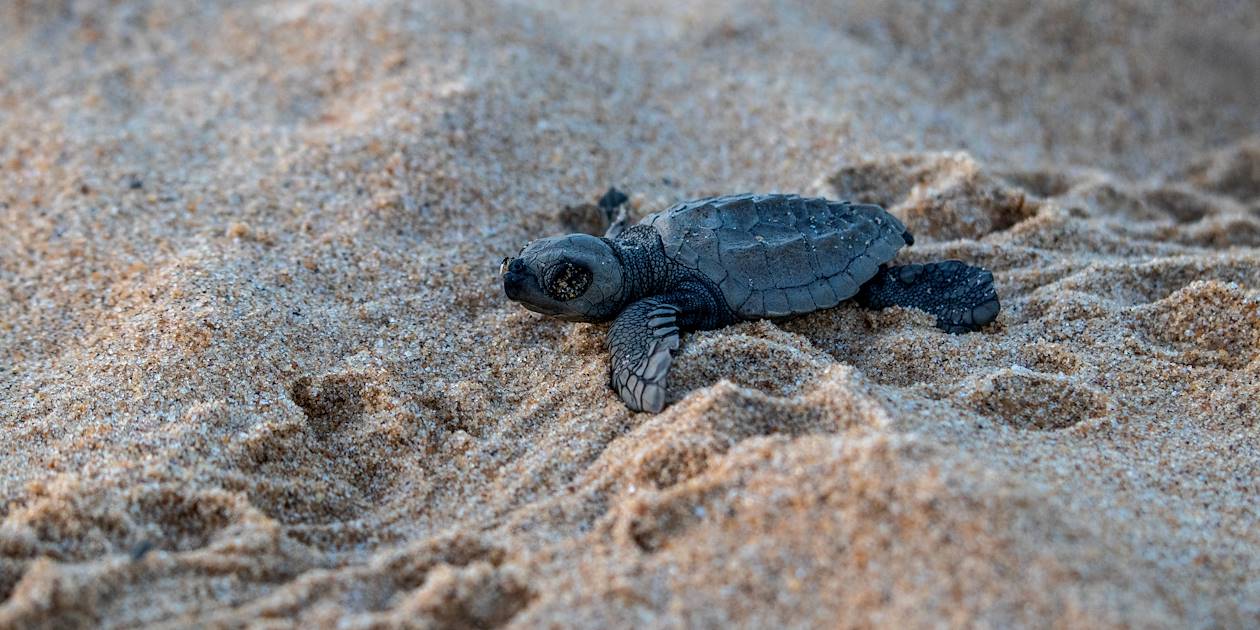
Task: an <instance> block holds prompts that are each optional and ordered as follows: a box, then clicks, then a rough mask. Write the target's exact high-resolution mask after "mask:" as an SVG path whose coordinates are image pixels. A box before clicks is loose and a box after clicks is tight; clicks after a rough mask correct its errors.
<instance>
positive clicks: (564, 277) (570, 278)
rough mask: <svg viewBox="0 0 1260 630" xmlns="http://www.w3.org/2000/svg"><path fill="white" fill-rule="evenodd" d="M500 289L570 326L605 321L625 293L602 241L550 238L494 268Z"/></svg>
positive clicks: (609, 250)
mask: <svg viewBox="0 0 1260 630" xmlns="http://www.w3.org/2000/svg"><path fill="white" fill-rule="evenodd" d="M499 274H500V275H501V276H502V277H503V290H504V292H506V293H507V296H508V297H509V298H510V299H512V300H515V301H517V302H520V303H521V304H522V305H524V306H525V308H527V309H529V310H531V311H534V312H535V313H542V314H543V315H551V316H552V317H557V318H560V319H563V320H566V321H571V322H595V321H602V320H606V319H611V318H612V317H613V316H614V315H616V314H617V313H618V312H619V311H620V310H621V306H622V304H621V303H622V301H623V300H624V296H625V291H624V290H623V282H624V280H625V279H624V277H623V276H622V270H621V261H620V259H618V258H617V255H616V254H614V253H613V250H612V247H611V246H610V245H609V244H608V243H607V242H606V241H605V240H603V239H601V238H597V237H594V236H590V235H587V234H570V235H568V236H553V237H551V238H544V239H540V240H537V241H534V242H532V243H530V244H529V245H526V246H525V248H524V249H522V250H521V253H520V254H518V255H517V256H516V258H510V257H509V258H504V259H503V264H502V265H500V267H499Z"/></svg>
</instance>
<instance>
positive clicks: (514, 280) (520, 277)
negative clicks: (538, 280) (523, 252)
mask: <svg viewBox="0 0 1260 630" xmlns="http://www.w3.org/2000/svg"><path fill="white" fill-rule="evenodd" d="M499 274H500V276H501V277H502V278H503V292H504V293H507V296H508V297H509V298H511V299H513V300H516V299H519V298H520V297H521V296H523V295H524V294H525V285H526V282H527V280H528V279H529V270H527V269H526V268H525V263H523V262H521V260H520V259H519V258H504V259H503V262H502V263H501V264H500V265H499Z"/></svg>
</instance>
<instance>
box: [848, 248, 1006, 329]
mask: <svg viewBox="0 0 1260 630" xmlns="http://www.w3.org/2000/svg"><path fill="white" fill-rule="evenodd" d="M857 301H858V303H859V304H861V305H862V306H865V307H867V308H872V309H882V308H886V307H889V306H904V307H907V308H917V309H919V310H921V311H924V312H926V313H930V314H932V315H935V316H936V327H937V328H940V329H941V330H944V331H945V332H950V333H964V332H972V331H975V330H978V329H979V328H980V327H981V326H984V325H985V324H988V323H989V322H992V321H993V320H994V319H997V314H998V310H999V309H1000V308H1001V306H1000V304H999V302H998V296H997V292H996V291H995V290H994V289H993V274H992V273H990V272H989V271H988V270H987V269H982V268H980V267H973V266H971V265H968V264H966V263H963V262H962V261H959V260H946V261H942V262H935V263H928V264H925V265H918V264H915V265H900V266H896V267H884V268H883V269H880V270H879V273H877V274H875V277H874V278H871V279H870V281H869V282H867V283H866V284H864V285H862V289H861V291H859V292H858V294H857Z"/></svg>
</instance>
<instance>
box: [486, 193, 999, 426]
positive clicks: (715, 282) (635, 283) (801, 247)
mask: <svg viewBox="0 0 1260 630" xmlns="http://www.w3.org/2000/svg"><path fill="white" fill-rule="evenodd" d="M624 202H625V195H624V194H622V193H620V192H619V191H617V190H616V189H611V190H609V191H608V193H607V194H606V195H604V198H603V199H602V200H601V202H600V205H601V206H602V207H603V208H604V209H605V211H606V212H607V213H608V214H609V218H610V220H611V221H612V224H611V226H610V227H609V228H608V232H607V233H606V234H605V235H604V236H603V237H602V238H601V237H596V236H590V235H587V234H569V235H567V236H556V237H551V238H544V239H540V240H537V241H534V242H532V243H530V244H529V245H527V246H526V247H525V248H523V249H522V250H521V252H520V254H519V255H518V256H517V257H516V258H505V259H504V260H503V265H502V266H501V268H500V274H501V275H502V278H503V289H504V291H505V292H506V293H507V295H508V297H509V298H511V299H512V300H515V301H517V302H520V303H521V304H522V305H523V306H524V307H525V308H527V309H529V310H531V311H534V312H537V313H542V314H544V315H550V316H553V317H557V318H560V319H563V320H566V321H575V322H599V321H607V320H615V321H614V322H613V325H612V329H611V330H610V331H609V332H608V348H609V351H610V352H611V354H612V363H611V369H610V373H611V385H612V388H613V390H614V391H615V392H617V394H618V395H619V396H620V397H621V399H622V400H623V401H625V403H626V405H628V406H629V407H630V408H631V409H634V410H636V411H651V412H653V413H655V412H658V411H660V410H661V409H662V408H664V406H665V381H666V377H667V376H668V374H669V366H670V362H671V360H672V353H673V351H674V350H677V349H678V343H679V333H680V332H681V331H686V330H707V329H712V328H719V327H722V326H726V325H729V324H733V323H735V322H739V321H744V320H755V319H764V318H772V317H785V316H788V315H798V314H801V313H808V312H811V311H815V310H819V309H824V308H831V307H833V306H835V305H837V304H839V303H840V302H842V301H844V300H847V299H850V298H855V299H856V300H857V302H858V303H859V304H861V305H863V306H865V307H868V308H875V309H880V308H884V307H887V306H903V307H909V308H916V309H919V310H922V311H926V312H927V313H930V314H932V315H935V316H936V325H937V327H938V328H940V329H942V330H945V331H947V332H951V333H962V332H970V331H974V330H976V329H978V328H980V327H981V326H983V325H985V324H988V323H989V322H992V321H993V320H994V319H995V318H996V317H997V314H998V310H999V308H1000V307H999V304H998V297H997V293H996V292H994V289H993V274H991V273H989V272H988V271H986V270H984V269H981V268H979V267H973V266H970V265H967V264H964V263H962V262H960V261H957V260H947V261H942V262H935V263H929V264H922V265H920V264H914V265H900V266H889V265H887V264H886V263H888V262H889V261H891V260H892V259H893V258H894V257H895V256H896V254H897V251H898V250H899V249H901V248H902V247H904V246H906V245H910V244H912V243H914V238H913V237H912V236H911V235H910V232H908V231H907V230H906V228H905V226H904V225H902V224H901V221H899V220H897V218H896V217H894V216H892V215H891V214H889V213H888V212H886V211H885V210H884V209H883V208H880V207H879V206H874V205H866V204H853V203H848V202H844V201H830V200H827V199H822V198H804V197H799V196H797V195H781V194H770V195H751V194H747V195H728V196H722V197H709V198H705V199H698V200H695V201H688V202H685V203H680V204H677V205H675V206H673V207H671V208H669V209H668V210H665V211H662V212H658V213H655V214H652V215H649V216H647V217H645V218H644V219H643V220H642V221H640V222H639V224H638V225H634V226H630V227H627V226H626V223H627V216H626V210H625V208H624V206H623V205H622V204H623V203H624ZM618 207H620V210H617V209H618ZM614 214H615V216H614Z"/></svg>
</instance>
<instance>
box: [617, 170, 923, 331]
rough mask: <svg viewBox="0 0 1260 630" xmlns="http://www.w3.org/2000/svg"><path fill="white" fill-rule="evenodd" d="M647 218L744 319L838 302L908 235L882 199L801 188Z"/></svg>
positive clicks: (672, 251) (707, 202) (692, 205)
mask: <svg viewBox="0 0 1260 630" xmlns="http://www.w3.org/2000/svg"><path fill="white" fill-rule="evenodd" d="M641 223H643V224H646V225H650V226H652V227H653V228H655V229H656V231H657V232H658V233H659V234H660V235H661V242H662V243H663V244H664V246H665V255H666V256H668V257H669V258H670V259H671V260H673V261H675V262H677V263H679V264H681V265H683V266H685V267H688V268H690V269H694V270H696V271H698V272H699V273H701V274H703V275H704V276H705V277H707V278H708V279H709V280H712V281H713V283H714V284H716V285H717V286H718V287H720V288H721V290H722V295H723V296H724V297H725V298H726V302H727V304H728V305H729V306H730V308H731V310H733V311H734V312H735V313H736V314H737V315H738V316H739V317H741V318H744V319H758V318H763V317H781V316H785V315H794V314H799V313H808V312H810V311H815V310H818V309H823V308H830V307H832V306H835V305H836V304H839V303H840V302H841V301H843V300H846V299H848V298H850V297H853V296H854V295H855V294H857V292H858V289H859V288H860V287H861V286H862V284H863V283H865V282H866V281H867V280H870V279H871V278H872V277H874V275H875V274H876V273H877V272H878V271H879V266H880V265H881V264H883V263H886V262H888V261H890V260H892V259H893V257H894V256H896V255H897V250H899V249H901V247H902V246H904V245H905V244H906V243H907V242H909V240H910V235H909V234H908V233H907V232H906V228H905V226H904V225H902V223H901V221H899V220H897V218H896V217H894V216H892V215H891V214H889V213H888V212H887V211H885V210H884V209H883V208H881V207H879V206H873V205H863V204H853V203H849V202H846V201H830V200H827V199H822V198H817V197H815V198H804V197H800V196H798V195H779V194H771V195H751V194H746V195H727V196H722V197H708V198H705V199H697V200H695V201H688V202H684V203H680V204H678V205H675V206H673V207H671V208H669V209H668V210H664V211H662V212H658V213H656V214H652V215H649V216H647V217H645V218H644V219H643V221H642V222H641Z"/></svg>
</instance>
